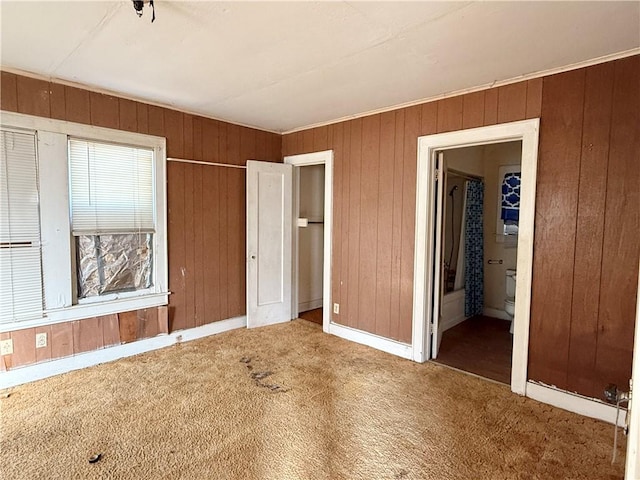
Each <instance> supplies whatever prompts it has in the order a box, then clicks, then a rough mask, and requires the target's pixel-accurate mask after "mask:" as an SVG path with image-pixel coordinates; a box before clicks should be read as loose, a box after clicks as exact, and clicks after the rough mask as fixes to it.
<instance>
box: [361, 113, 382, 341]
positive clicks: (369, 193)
mask: <svg viewBox="0 0 640 480" xmlns="http://www.w3.org/2000/svg"><path fill="white" fill-rule="evenodd" d="M379 161H380V115H372V116H369V117H365V118H364V119H363V120H362V160H361V170H362V172H367V173H366V174H364V173H363V174H361V180H360V199H359V203H360V227H359V230H360V246H359V252H360V253H361V254H362V257H361V258H360V262H359V266H358V267H359V272H358V289H359V290H358V301H359V305H358V312H359V316H358V323H357V325H358V328H359V329H361V330H365V331H369V332H370V331H375V330H376V265H377V253H378V249H377V244H378V183H379V178H380V175H379V167H380V165H379Z"/></svg>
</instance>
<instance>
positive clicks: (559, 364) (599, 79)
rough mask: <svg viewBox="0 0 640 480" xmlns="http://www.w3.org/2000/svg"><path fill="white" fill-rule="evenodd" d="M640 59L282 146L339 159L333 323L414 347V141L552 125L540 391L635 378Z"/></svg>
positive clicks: (540, 193) (541, 246)
mask: <svg viewBox="0 0 640 480" xmlns="http://www.w3.org/2000/svg"><path fill="white" fill-rule="evenodd" d="M639 70H640V56H635V57H630V58H627V59H622V60H618V61H615V62H609V63H606V64H601V65H597V66H594V67H589V68H584V69H580V70H574V71H571V72H567V73H563V74H559V75H554V76H549V77H545V78H544V79H536V80H530V81H527V82H521V83H516V84H512V85H507V86H503V87H500V88H494V89H489V90H485V91H481V92H476V93H471V94H467V95H462V96H458V97H453V98H448V99H444V100H440V101H437V102H430V103H426V104H423V105H418V106H414V107H409V108H403V109H399V110H395V111H391V112H387V113H383V114H379V115H373V116H370V117H365V118H360V119H356V120H351V121H347V122H342V123H338V124H334V125H330V126H325V127H319V128H314V129H310V130H305V131H301V132H297V133H292V134H289V135H285V136H284V139H283V153H284V155H294V154H299V153H309V152H313V151H318V150H324V149H328V148H329V149H333V150H334V155H335V157H334V158H335V165H334V169H335V170H334V230H333V258H332V269H333V270H332V271H333V274H332V288H333V291H332V301H333V302H337V303H340V314H339V315H335V314H334V315H333V320H334V321H335V322H337V323H341V324H343V325H348V326H352V327H355V328H358V329H361V330H365V331H367V332H371V333H375V334H377V335H382V336H385V337H389V338H393V339H396V340H400V341H403V342H410V341H411V315H412V312H411V309H412V300H413V261H414V258H413V253H414V228H415V193H416V192H415V186H416V158H417V152H416V149H417V137H419V136H421V135H427V134H430V133H440V132H447V131H452V130H460V129H466V128H472V127H478V126H483V125H492V124H495V123H504V122H510V121H515V120H522V119H527V118H535V117H541V134H540V155H539V159H538V162H539V163H538V185H537V200H536V201H537V204H536V217H535V240H534V244H535V246H534V265H533V292H532V295H533V296H532V307H531V336H530V350H529V379H532V380H537V381H542V382H544V383H547V384H551V385H556V386H557V387H559V388H562V389H566V390H570V391H576V392H578V393H581V394H584V395H588V396H593V397H598V398H600V397H602V389H603V388H604V386H605V385H606V384H607V383H609V382H616V383H617V384H618V385H619V386H620V387H621V388H622V387H624V386H626V382H627V381H628V378H629V377H630V374H631V356H632V348H633V329H634V314H635V299H636V295H637V291H636V290H637V274H638V257H639V256H640V250H639V249H640V247H639V245H640V242H638V238H639V235H640V229H639V223H638V217H639V215H640V213H639V212H640V198H639V197H638V192H639V191H640V144H639V142H640V133H639V132H640V123H639V112H640V100H639V95H640V73H639Z"/></svg>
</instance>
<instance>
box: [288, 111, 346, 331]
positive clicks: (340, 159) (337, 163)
mask: <svg viewBox="0 0 640 480" xmlns="http://www.w3.org/2000/svg"><path fill="white" fill-rule="evenodd" d="M329 128H330V130H331V134H330V135H331V142H329V146H328V148H331V149H333V159H334V162H333V212H332V213H333V216H332V220H333V230H332V234H333V235H332V237H331V248H332V255H331V271H332V272H333V278H334V279H335V278H341V275H340V274H341V272H342V262H343V261H344V259H343V255H342V222H343V220H342V205H343V197H342V196H343V191H342V190H343V182H344V175H343V165H344V148H343V143H344V124H343V123H337V124H335V125H330V126H329ZM284 138H287V137H284ZM284 138H283V142H284ZM283 149H284V143H283ZM340 292H341V289H340V282H339V281H332V282H331V303H332V304H333V303H337V304H340V299H341V298H342V297H341V295H340ZM339 317H340V315H339V314H335V313H333V307H332V308H331V318H332V320H333V321H334V322H336V323H339Z"/></svg>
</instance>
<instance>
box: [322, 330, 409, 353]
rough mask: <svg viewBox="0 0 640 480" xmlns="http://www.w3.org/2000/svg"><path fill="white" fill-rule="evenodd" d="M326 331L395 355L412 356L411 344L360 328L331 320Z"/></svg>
mask: <svg viewBox="0 0 640 480" xmlns="http://www.w3.org/2000/svg"><path fill="white" fill-rule="evenodd" d="M328 333H330V334H332V335H335V336H337V337H341V338H344V339H346V340H351V341H352V342H356V343H360V344H362V345H367V346H369V347H372V348H375V349H377V350H382V351H383V352H387V353H391V354H392V355H397V356H398V357H402V358H408V359H410V360H411V359H412V358H413V349H412V347H411V345H408V344H406V343H401V342H396V341H395V340H390V339H388V338H384V337H380V336H378V335H374V334H373V333H368V332H363V331H362V330H356V329H355V328H351V327H345V326H343V325H339V324H337V323H333V322H331V323H330V324H329V332H328Z"/></svg>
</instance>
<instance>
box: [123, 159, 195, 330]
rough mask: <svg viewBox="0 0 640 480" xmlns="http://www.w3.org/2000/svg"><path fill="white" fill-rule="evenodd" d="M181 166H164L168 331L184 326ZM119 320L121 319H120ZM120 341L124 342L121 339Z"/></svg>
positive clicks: (184, 286)
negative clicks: (167, 248) (166, 225)
mask: <svg viewBox="0 0 640 480" xmlns="http://www.w3.org/2000/svg"><path fill="white" fill-rule="evenodd" d="M186 168H188V167H187V166H186V164H184V163H178V162H169V164H168V165H167V197H168V198H167V201H168V208H169V212H168V220H169V221H168V224H169V225H168V228H169V232H168V244H169V290H170V291H171V295H170V297H169V299H170V300H169V329H170V330H171V331H174V330H182V329H184V328H187V327H186V318H187V313H186V305H185V295H186V279H185V276H186V249H187V248H188V247H187V245H186V240H185V228H184V222H185V207H184V192H185V186H184V182H185V174H184V171H185V169H186ZM121 320H122V319H121ZM123 341H124V339H123Z"/></svg>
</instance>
